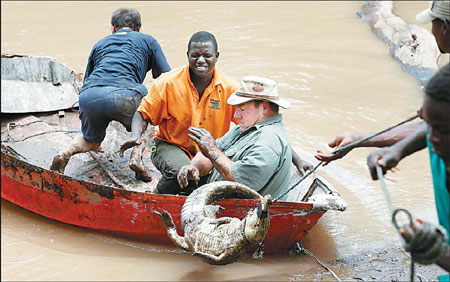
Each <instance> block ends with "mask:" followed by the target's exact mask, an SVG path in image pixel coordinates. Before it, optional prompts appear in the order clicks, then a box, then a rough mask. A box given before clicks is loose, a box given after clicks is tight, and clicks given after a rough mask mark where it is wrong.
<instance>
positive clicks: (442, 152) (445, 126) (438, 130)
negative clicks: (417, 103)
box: [420, 95, 450, 163]
mask: <svg viewBox="0 0 450 282" xmlns="http://www.w3.org/2000/svg"><path fill="white" fill-rule="evenodd" d="M449 113H450V104H448V103H445V102H439V101H437V100H436V99H433V98H432V97H429V96H427V95H425V99H424V101H423V105H422V109H421V111H420V116H421V117H422V118H423V119H424V120H425V122H426V123H427V124H428V127H429V133H430V134H429V135H428V140H429V141H430V143H431V147H432V149H433V152H434V153H435V154H437V155H438V156H439V157H441V158H442V159H443V160H444V162H445V163H449V162H450V116H449Z"/></svg>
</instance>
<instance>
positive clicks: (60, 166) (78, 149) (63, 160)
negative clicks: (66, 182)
mask: <svg viewBox="0 0 450 282" xmlns="http://www.w3.org/2000/svg"><path fill="white" fill-rule="evenodd" d="M100 145H101V143H91V142H89V141H87V140H86V139H84V137H83V136H82V135H80V136H78V137H77V138H76V139H75V140H74V142H73V143H72V144H71V146H70V147H69V148H68V149H67V150H65V151H61V152H59V154H58V155H56V156H55V157H54V158H53V161H52V164H51V165H50V169H51V170H56V171H58V172H60V173H64V169H65V168H66V165H67V163H68V162H69V160H70V158H71V157H72V156H73V155H75V154H78V153H85V152H89V151H100V150H101V149H100Z"/></svg>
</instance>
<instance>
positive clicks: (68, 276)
mask: <svg viewBox="0 0 450 282" xmlns="http://www.w3.org/2000/svg"><path fill="white" fill-rule="evenodd" d="M361 4H362V3H361V2H359V1H346V2H337V1H336V2H334V1H332V2H321V1H318V2H303V1H300V2H280V3H278V2H270V1H263V2H225V1H224V2H222V1H217V2H216V1H215V2H202V1H200V2H177V1H175V2H143V1H141V2H98V1H95V2H88V1H80V2H73V1H68V2H57V1H49V2H38V1H36V2H34V1H33V2H31V1H25V2H12V1H11V2H5V1H2V2H1V8H2V9H1V32H2V34H1V52H2V53H4V52H7V53H16V54H32V55H42V56H50V57H54V58H56V59H57V60H59V61H61V62H63V63H65V64H66V65H68V66H69V67H70V68H72V69H73V70H74V71H76V72H84V69H85V65H86V62H87V57H88V55H89V52H90V50H91V47H92V46H93V44H95V43H96V42H97V41H98V40H99V39H100V38H102V37H104V36H106V35H108V34H109V32H110V31H109V19H110V16H111V13H112V12H113V11H114V10H115V9H116V8H118V7H121V6H131V7H135V8H137V9H138V10H139V11H140V12H141V14H142V19H143V27H144V32H146V33H149V34H151V35H153V36H154V37H155V38H157V39H158V41H159V42H160V44H161V45H162V48H163V50H164V52H165V54H166V56H167V58H168V61H169V63H170V65H171V66H172V67H173V68H175V67H178V66H183V65H185V64H186V62H187V61H186V45H187V41H188V39H189V37H190V36H191V35H192V34H193V33H194V32H196V31H198V30H208V31H211V32H212V33H213V34H215V36H216V37H217V40H218V43H219V50H220V58H219V61H218V64H217V66H218V67H219V68H220V69H222V70H223V71H224V72H226V73H227V74H229V75H230V76H232V77H233V78H235V79H236V80H239V79H240V78H241V77H242V76H244V75H250V74H255V75H260V76H266V77H269V78H272V79H274V80H275V81H277V82H278V85H279V92H280V95H281V96H283V97H286V98H288V99H290V101H291V102H292V106H291V108H290V109H289V110H284V111H283V112H282V113H283V116H284V120H285V125H286V127H287V129H288V132H289V135H290V138H291V142H292V144H293V146H294V148H295V150H296V151H297V152H298V153H299V154H300V155H301V156H303V157H304V158H305V159H307V160H309V161H311V162H313V163H316V161H315V159H314V157H313V154H314V152H315V151H316V150H317V149H321V150H325V151H327V150H329V148H327V146H326V144H327V143H328V142H329V141H331V140H332V139H333V138H334V136H335V135H336V134H338V133H339V132H342V131H377V130H381V129H383V128H385V127H387V126H389V125H392V124H394V123H397V122H399V121H401V120H403V119H406V118H407V117H409V116H411V115H412V114H413V113H414V112H415V111H416V110H417V109H418V108H419V107H420V104H421V101H422V90H421V89H422V85H421V83H420V82H419V81H418V80H417V79H415V78H414V77H411V76H410V75H408V74H406V73H405V72H404V71H403V70H402V69H401V67H400V65H399V64H398V63H397V62H396V61H395V60H394V59H392V58H391V57H390V56H389V53H388V50H387V47H386V46H385V44H384V43H383V42H382V41H381V40H380V39H378V38H377V37H376V36H375V35H374V34H373V33H372V32H371V30H370V27H369V25H368V23H366V22H364V21H362V20H361V19H360V18H359V17H358V16H357V11H358V10H359V9H360V7H361ZM426 7H427V2H425V1H418V2H411V1H399V2H396V3H395V12H396V13H397V14H398V15H400V16H402V17H403V18H404V19H405V20H406V21H407V22H408V23H410V24H417V23H416V22H415V14H416V13H417V12H418V11H420V10H422V9H424V8H426ZM417 25H419V24H417ZM420 26H422V27H424V28H426V29H427V30H430V26H428V25H420ZM150 82H151V79H150V77H149V76H148V77H147V79H146V82H145V83H146V85H149V83H150ZM370 152H371V149H369V148H363V149H358V150H355V151H353V152H351V153H350V154H349V155H348V156H347V157H346V158H344V159H342V160H339V161H336V162H334V163H332V164H330V165H328V166H326V167H323V168H320V169H319V170H318V172H317V173H318V174H320V175H321V176H323V177H324V178H326V179H327V180H328V181H329V182H330V183H331V184H332V185H333V186H334V187H335V188H336V189H337V190H338V191H339V192H340V194H341V195H342V196H343V198H344V199H345V200H346V202H347V203H348V210H347V211H345V212H343V213H341V212H333V211H329V212H327V213H326V214H325V215H324V216H323V217H322V218H321V219H320V220H319V223H318V224H317V225H316V226H315V227H314V228H313V229H312V231H311V232H310V233H309V234H308V236H307V237H306V239H305V240H304V242H303V243H304V246H305V247H306V248H308V249H309V250H310V251H312V252H313V253H314V254H315V255H316V256H317V257H318V258H319V259H320V260H322V261H323V262H325V263H327V264H329V265H330V267H331V269H333V270H334V271H336V272H337V273H338V275H340V276H341V277H342V278H345V279H350V280H357V279H363V280H380V279H383V280H391V279H400V280H402V279H403V280H405V279H407V277H408V266H409V265H408V263H409V257H408V256H407V255H406V254H405V253H404V252H403V251H402V250H401V243H400V241H399V237H398V235H397V233H396V232H395V229H394V228H393V226H392V225H391V223H390V214H389V211H388V208H387V204H386V201H385V199H384V195H383V192H382V190H381V187H380V184H379V183H378V182H373V181H372V180H371V179H370V176H369V173H368V171H367V168H366V164H365V162H366V156H367V155H368V154H369V153H370ZM398 168H399V170H398V171H397V172H395V173H390V174H389V176H390V178H391V179H392V181H388V182H387V185H388V187H389V190H390V194H391V197H392V202H393V205H394V206H402V207H405V208H407V209H409V210H410V211H411V212H412V213H413V214H414V215H416V216H420V217H422V218H425V219H427V220H430V221H433V222H436V221H437V218H436V211H435V206H434V198H433V192H432V184H431V173H430V168H429V160H428V156H427V153H426V152H425V151H422V152H419V153H417V154H415V155H413V156H410V157H409V158H407V159H405V160H404V161H403V162H402V163H401V164H400V165H399V167H398ZM1 268H2V269H1V279H2V280H147V281H149V280H159V281H160V280H171V281H175V280H208V281H213V280H222V281H224V280H282V281H288V280H296V281H300V280H333V277H332V276H331V275H330V274H329V273H327V272H326V271H324V269H322V268H321V267H320V266H319V265H318V264H317V263H316V262H315V261H314V259H312V258H311V257H308V256H298V257H289V256H287V255H285V256H273V255H267V256H266V257H265V258H264V259H263V260H262V261H256V260H253V259H251V258H250V257H245V258H243V259H242V260H240V261H238V262H236V263H234V264H231V265H227V266H210V265H207V264H205V263H204V262H202V261H201V260H200V259H198V258H196V257H192V256H191V255H190V254H188V253H186V252H182V251H180V250H178V249H176V248H174V247H170V246H159V245H154V244H146V243H141V242H136V241H132V240H128V239H124V238H117V237H113V236H108V235H104V234H100V233H96V232H91V231H87V230H84V229H80V228H76V227H72V226H68V225H64V224H61V223H58V222H54V221H52V220H48V219H45V218H43V217H40V216H37V215H34V214H32V213H29V212H27V211H25V210H23V209H21V208H18V207H16V206H14V205H12V204H10V203H8V202H6V201H4V200H2V204H1ZM420 271H421V272H422V273H423V274H424V275H425V276H426V277H427V278H429V279H433V278H435V275H436V274H438V273H442V271H441V270H439V269H438V268H436V267H430V266H426V267H420V268H419V272H420Z"/></svg>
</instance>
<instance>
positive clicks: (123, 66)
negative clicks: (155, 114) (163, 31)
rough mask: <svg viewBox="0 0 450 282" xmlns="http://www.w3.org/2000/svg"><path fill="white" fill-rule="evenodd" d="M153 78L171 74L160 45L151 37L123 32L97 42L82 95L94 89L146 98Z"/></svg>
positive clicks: (91, 55)
mask: <svg viewBox="0 0 450 282" xmlns="http://www.w3.org/2000/svg"><path fill="white" fill-rule="evenodd" d="M150 69H151V70H152V74H153V78H157V77H158V76H160V75H161V73H163V72H167V71H170V66H169V64H168V63H167V60H166V57H165V55H164V53H163V51H162V49H161V46H160V45H159V43H158V41H156V39H155V38H153V37H152V36H150V35H147V34H144V33H140V32H136V31H133V30H131V29H127V28H125V29H121V30H118V31H116V32H115V33H113V34H111V35H108V36H106V37H105V38H103V39H101V40H100V41H99V42H97V43H96V44H95V45H94V47H93V48H92V51H91V54H90V55H89V59H88V64H87V67H86V72H85V74H84V81H83V86H82V87H81V89H80V92H82V91H83V90H85V89H87V88H90V87H94V86H114V87H120V88H127V89H134V90H136V91H138V92H139V93H140V94H141V95H142V96H145V95H146V94H147V92H148V91H147V88H146V87H145V86H144V85H143V84H142V83H143V82H144V79H145V76H146V74H147V72H148V71H149V70H150Z"/></svg>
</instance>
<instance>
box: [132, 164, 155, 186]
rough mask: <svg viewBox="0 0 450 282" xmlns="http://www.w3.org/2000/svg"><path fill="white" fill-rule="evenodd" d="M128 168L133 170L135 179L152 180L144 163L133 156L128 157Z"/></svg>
mask: <svg viewBox="0 0 450 282" xmlns="http://www.w3.org/2000/svg"><path fill="white" fill-rule="evenodd" d="M130 168H131V170H133V171H134V172H135V175H136V179H138V180H142V181H144V182H150V181H152V177H151V176H150V174H149V173H148V172H147V168H146V167H145V165H144V163H143V162H142V160H141V161H138V160H136V159H134V158H131V159H130Z"/></svg>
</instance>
